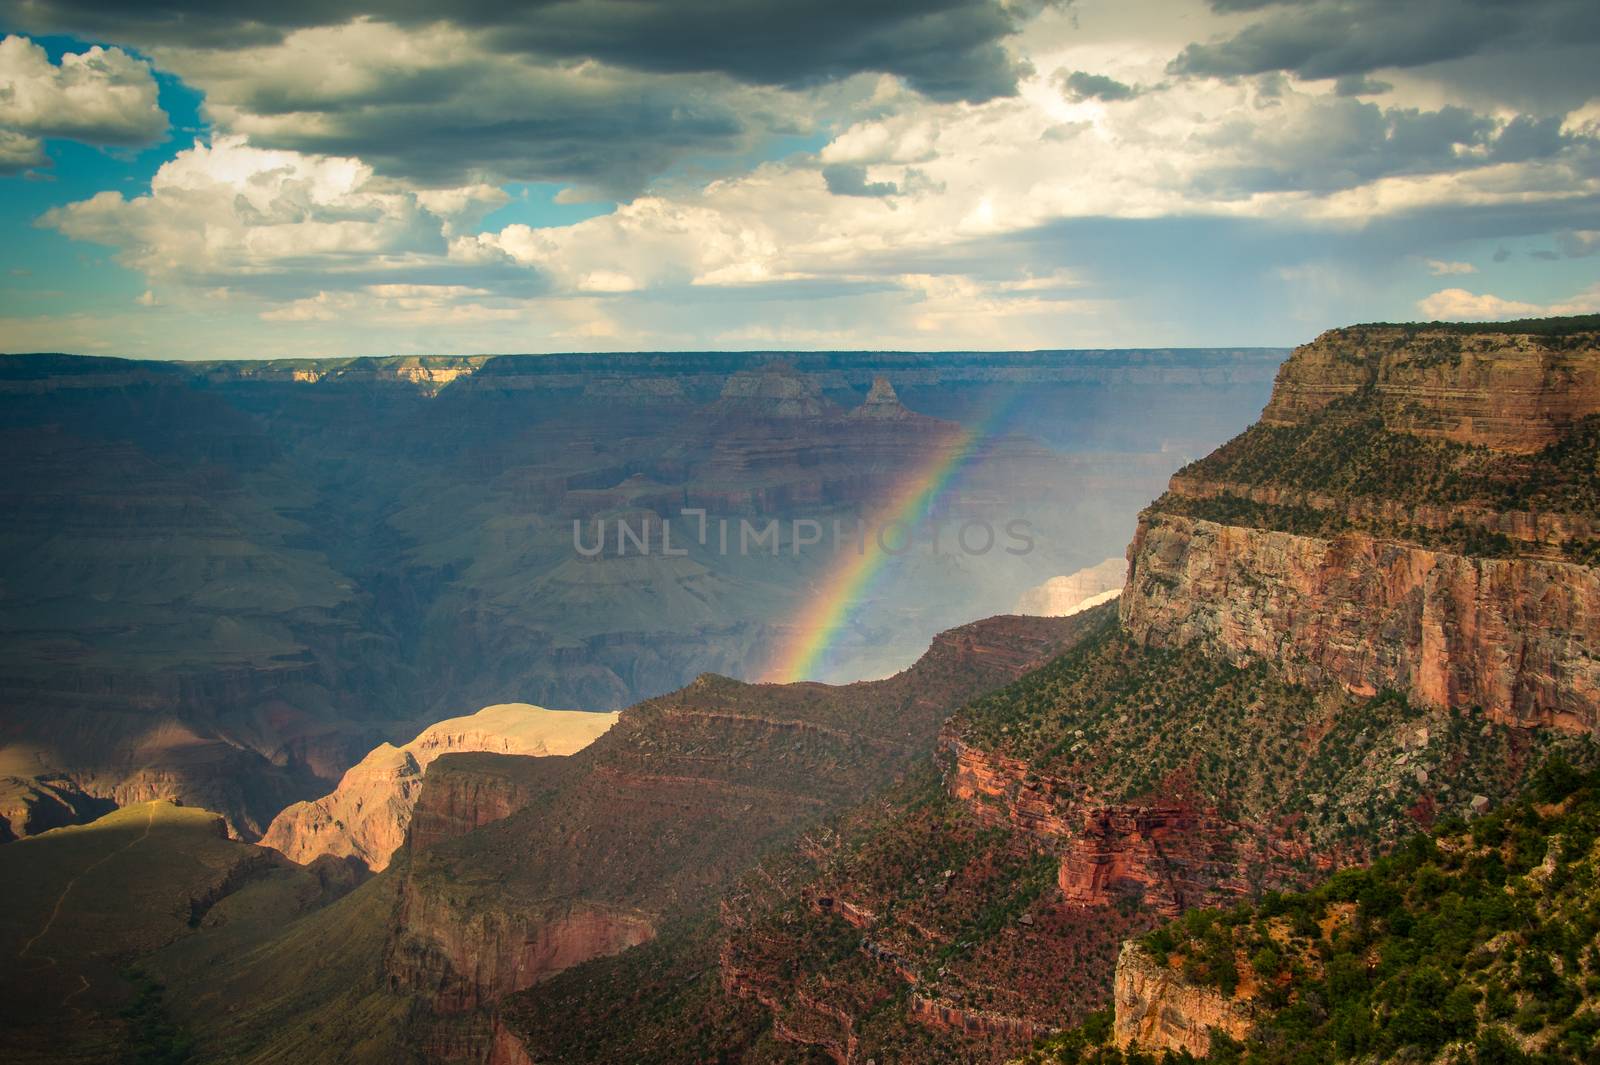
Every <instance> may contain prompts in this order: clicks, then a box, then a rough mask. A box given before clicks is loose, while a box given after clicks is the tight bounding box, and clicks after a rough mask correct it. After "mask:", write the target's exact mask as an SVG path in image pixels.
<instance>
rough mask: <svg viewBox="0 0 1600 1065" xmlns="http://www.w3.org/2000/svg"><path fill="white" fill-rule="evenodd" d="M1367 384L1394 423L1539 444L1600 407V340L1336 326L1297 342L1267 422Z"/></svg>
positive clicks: (1437, 433)
mask: <svg viewBox="0 0 1600 1065" xmlns="http://www.w3.org/2000/svg"><path fill="white" fill-rule="evenodd" d="M1363 391H1370V393H1371V394H1372V396H1373V398H1374V399H1375V401H1376V406H1377V409H1378V410H1379V411H1381V412H1382V414H1383V419H1384V424H1385V425H1387V426H1388V427H1389V428H1390V429H1394V430H1400V431H1404V432H1411V433H1415V434H1417V435H1419V436H1431V437H1438V438H1441V439H1445V440H1453V441H1456V442H1457V443H1463V444H1482V445H1484V446H1485V447H1490V448H1495V449H1497V450H1503V451H1512V452H1531V451H1536V450H1538V449H1539V448H1541V447H1544V446H1545V445H1547V444H1550V443H1552V442H1554V441H1555V440H1556V439H1558V438H1559V437H1560V436H1561V435H1562V433H1563V432H1565V431H1566V430H1567V429H1568V428H1570V427H1571V426H1572V425H1573V424H1574V423H1576V422H1577V421H1578V420H1579V419H1581V418H1584V417H1586V416H1588V415H1591V414H1597V413H1600V338H1597V336H1596V335H1595V334H1593V333H1589V334H1578V335H1575V336H1567V337H1558V338H1550V337H1541V336H1534V335H1523V334H1506V333H1485V334H1481V335H1471V334H1468V335H1462V334H1461V333H1459V332H1451V331H1444V330H1428V329H1425V328H1424V329H1422V330H1412V329H1405V328H1398V327H1362V326H1356V327H1353V328H1348V329H1335V330H1331V331H1330V332H1327V333H1324V334H1323V335H1322V336H1320V337H1318V338H1317V339H1316V340H1315V341H1313V342H1312V343H1310V344H1306V345H1304V346H1303V347H1300V348H1296V349H1295V352H1294V354H1293V356H1291V357H1290V359H1289V360H1288V361H1287V362H1285V363H1284V364H1283V367H1282V368H1281V369H1280V370H1279V371H1278V380H1277V383H1276V385H1275V387H1274V388H1273V393H1272V401H1271V402H1270V403H1268V404H1267V408H1266V410H1265V411H1263V412H1262V415H1261V420H1262V422H1264V423H1265V424H1267V425H1293V424H1297V423H1300V422H1302V421H1304V420H1305V419H1306V418H1307V417H1308V416H1309V415H1312V414H1314V413H1315V412H1317V411H1320V410H1322V409H1324V408H1325V407H1327V406H1328V405H1329V404H1330V403H1333V402H1335V401H1336V400H1339V399H1343V398H1346V397H1349V396H1353V395H1355V394H1356V393H1358V392H1363Z"/></svg>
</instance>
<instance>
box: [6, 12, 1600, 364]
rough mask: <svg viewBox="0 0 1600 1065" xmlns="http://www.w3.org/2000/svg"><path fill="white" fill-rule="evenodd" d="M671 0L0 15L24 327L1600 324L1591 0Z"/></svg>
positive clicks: (204, 349)
mask: <svg viewBox="0 0 1600 1065" xmlns="http://www.w3.org/2000/svg"><path fill="white" fill-rule="evenodd" d="M660 10H661V9H658V8H654V7H649V6H642V7H640V8H639V9H637V12H638V14H637V17H635V18H633V19H631V20H630V19H618V18H608V17H602V16H603V14H604V13H603V12H599V11H598V10H597V9H593V8H591V7H590V6H589V5H587V4H585V3H582V2H577V3H571V4H563V5H557V6H555V7H548V8H543V9H541V10H540V11H538V12H533V13H528V12H524V11H522V10H520V9H519V10H517V11H514V12H513V11H508V12H507V13H504V14H493V13H491V14H490V15H484V16H483V17H482V18H480V19H479V20H478V21H476V22H474V23H472V24H470V25H469V24H458V23H455V22H451V21H448V20H438V19H436V18H434V19H424V18H419V17H418V16H417V15H416V14H415V12H414V10H413V9H411V8H409V7H402V8H395V9H393V10H390V9H387V8H386V7H385V6H384V4H382V3H379V2H377V0H373V2H370V3H364V2H352V3H350V4H349V5H340V4H332V5H324V6H319V7H318V8H316V9H315V10H311V9H307V10H301V9H299V8H296V7H294V6H293V5H287V6H285V7H283V8H282V10H275V11H273V12H272V13H270V15H262V16H260V18H261V19H263V21H256V22H243V21H237V20H230V18H229V17H228V16H226V15H225V14H222V13H220V12H219V11H218V10H217V9H214V8H205V7H195V8H191V7H190V6H189V2H188V0H167V3H165V4H163V5H154V6H150V7H148V8H147V9H143V10H141V11H139V12H135V13H131V14H130V13H128V12H127V11H125V10H124V9H123V8H121V7H120V6H119V5H115V4H110V3H106V4H105V6H104V7H101V6H100V0H70V2H68V0H62V2H61V3H60V4H59V6H57V5H56V4H55V3H54V2H52V0H44V2H33V3H30V4H28V5H26V6H25V7H24V6H11V5H9V4H7V3H5V2H0V27H5V31H4V38H5V39H4V42H3V44H0V187H3V189H4V192H5V195H4V196H3V197H0V226H4V232H5V235H6V238H7V239H6V241H5V244H4V247H3V250H0V258H3V260H4V262H3V263H0V333H3V336H4V340H3V342H0V346H3V347H4V349H5V350H13V351H20V350H69V351H85V352H104V353H115V354H127V355H139V356H157V357H180V358H196V357H269V356H280V355H301V354H388V353H411V352H472V351H570V350H608V349H641V348H666V349H700V348H741V349H743V348H773V349H783V348H829V347H850V348H861V347H897V348H926V349H936V348H1010V347H1020V348H1037V347H1071V346H1112V345H1119V346H1143V345H1184V344H1192V345H1217V344H1271V345H1278V344H1291V343H1296V342H1299V341H1303V340H1305V339H1308V338H1309V337H1310V336H1312V335H1314V334H1315V333H1316V332H1318V331H1320V330H1321V329H1323V328H1327V327H1330V326H1334V325H1339V324H1342V323H1346V322H1349V321H1354V320H1375V319H1404V320H1415V319H1426V318H1479V319H1483V318H1493V317H1507V316H1524V315H1535V314H1558V313H1577V312H1587V311H1595V310H1600V74H1597V73H1596V72H1597V71H1600V16H1596V15H1595V14H1594V13H1593V12H1592V5H1589V4H1586V3H1580V2H1578V0H1538V2H1533V3H1529V4H1526V5H1520V6H1519V8H1518V14H1517V17H1516V19H1515V20H1511V21H1508V20H1507V17H1506V10H1507V9H1506V8H1505V7H1504V5H1498V4H1493V3H1489V2H1488V0H1481V2H1480V0H1425V2H1419V3H1417V4H1414V5H1402V6H1401V7H1400V8H1397V7H1396V6H1395V5H1389V4H1384V3H1381V2H1379V0H1305V2H1301V3H1293V4H1273V3H1260V4H1257V3H1251V4H1240V3H1237V2H1236V0H1217V2H1215V3H1213V4H1209V5H1208V4H1207V3H1205V2H1203V0H1193V2H1190V0H1149V2H1141V3H1133V4H1118V3H1111V2H1101V0H1081V2H1078V3H1074V4H1050V3H1044V4H1027V5H1018V4H1001V3H999V2H998V0H940V3H938V4H931V5H930V4H913V3H909V2H907V3H903V4H902V3H899V2H898V0H885V2H883V3H881V4H876V5H865V6H863V5H844V4H841V5H838V7H837V10H834V11H833V12H832V14H827V13H825V12H824V13H818V12H816V11H814V12H812V17H809V18H805V19H800V18H799V17H798V16H797V15H796V14H795V12H794V11H793V10H791V9H790V8H789V7H787V6H785V5H780V4H777V3H775V2H772V0H730V2H728V3H716V2H713V0H692V2H686V3H685V4H682V5H679V6H678V7H677V8H676V9H675V18H674V20H673V21H672V22H662V21H660V19H659V18H657V17H656V16H655V15H654V14H651V13H652V12H659V11H660ZM819 11H820V9H819ZM1444 29H1449V31H1450V32H1449V33H1444V32H1443V30H1444Z"/></svg>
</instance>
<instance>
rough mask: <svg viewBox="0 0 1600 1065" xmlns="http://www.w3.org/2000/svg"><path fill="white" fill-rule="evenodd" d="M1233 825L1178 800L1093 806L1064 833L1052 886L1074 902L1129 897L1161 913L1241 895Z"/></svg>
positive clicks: (1241, 859)
mask: <svg viewBox="0 0 1600 1065" xmlns="http://www.w3.org/2000/svg"><path fill="white" fill-rule="evenodd" d="M1235 829H1236V826H1234V825H1231V824H1228V823H1227V822H1226V821H1225V820H1223V819H1222V818H1219V817H1217V816H1215V815H1214V814H1206V813H1204V812H1202V811H1199V810H1196V809H1194V808H1192V807H1188V806H1182V805H1175V806H1154V807H1152V806H1127V805H1120V806H1099V807H1095V808H1092V809H1090V810H1087V811H1085V813H1084V818H1083V827H1082V828H1081V829H1080V830H1079V831H1078V832H1077V833H1076V834H1075V835H1074V836H1073V837H1072V838H1071V839H1070V841H1069V843H1068V845H1067V849H1066V853H1065V854H1064V855H1063V856H1062V859H1061V867H1060V869H1059V871H1058V872H1057V875H1056V885H1057V886H1058V887H1059V888H1060V889H1061V897H1062V898H1063V899H1065V900H1066V901H1067V902H1069V903H1073V904H1075V905H1078V906H1109V905H1114V904H1115V903H1116V902H1117V901H1118V900H1119V899H1121V898H1124V897H1128V896H1132V897H1134V898H1137V899H1139V900H1140V901H1141V902H1142V903H1143V904H1144V906H1146V907H1147V908H1148V909H1150V910H1153V911H1154V912H1156V913H1159V914H1161V915H1162V916H1165V917H1176V916H1178V914H1180V913H1182V912H1183V911H1184V910H1186V909H1188V908H1190V907H1191V906H1197V905H1208V904H1214V903H1216V902H1218V901H1221V900H1224V899H1228V898H1242V897H1244V896H1245V895H1246V894H1247V893H1248V891H1249V886H1248V884H1247V882H1246V881H1245V879H1244V877H1243V876H1242V875H1240V874H1241V868H1242V866H1243V864H1244V859H1245V858H1246V855H1245V854H1242V853H1241V852H1240V848H1239V847H1236V846H1235V845H1234V843H1233V837H1234V836H1235V835H1236V831H1235ZM1260 856H1261V855H1260V854H1259V852H1258V853H1257V854H1256V855H1254V857H1260Z"/></svg>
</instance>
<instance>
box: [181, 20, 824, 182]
mask: <svg viewBox="0 0 1600 1065" xmlns="http://www.w3.org/2000/svg"><path fill="white" fill-rule="evenodd" d="M481 36H482V35H481V34H480V33H474V32H469V31H467V30H463V29H461V28H459V27H455V26H451V25H448V24H441V25H437V26H430V27H426V28H402V27H397V26H394V25H389V24H386V23H377V22H370V21H362V22H354V23H349V24H345V25H341V26H334V27H327V28H320V29H308V30H300V31H296V32H294V33H292V34H289V35H288V36H287V37H285V38H284V39H283V40H282V41H279V42H276V43H273V44H269V45H262V46H259V47H255V48H247V49H239V50H234V51H223V50H219V49H192V48H165V49H158V50H157V53H156V54H157V55H158V57H159V58H160V60H161V62H162V64H163V66H164V67H166V68H167V69H170V70H172V71H173V72H174V73H176V74H178V75H179V76H180V77H182V78H183V79H184V80H185V81H186V82H189V83H190V84H193V85H196V86H198V87H201V88H203V89H204V90H205V93H206V102H205V110H206V114H207V115H208V116H209V117H210V118H211V119H212V121H213V122H214V123H215V124H216V125H217V126H218V127H220V128H221V129H224V130H227V131H229V132H231V133H235V134H243V135H246V136H248V137H249V138H250V141H251V143H253V144H255V145H257V146H259V147H269V148H280V149H285V150H289V151H296V152H304V153H318V154H327V155H343V156H354V157H358V158H360V159H361V160H362V161H363V162H365V163H367V164H368V165H370V166H372V167H373V168H374V169H375V170H376V171H378V172H379V173H381V174H384V175H389V176H396V177H401V178H404V179H407V180H409V181H411V182H413V183H416V184H421V185H424V186H455V185H461V184H466V183H472V182H476V181H483V180H489V181H496V182H500V181H541V182H543V181H550V182H570V183H574V184H577V185H579V186H581V187H583V188H585V189H588V190H593V192H594V193H595V194H597V195H601V196H605V197H617V198H626V197H627V196H630V195H633V194H635V193H637V192H638V191H640V190H641V189H642V188H643V187H644V186H645V184H646V183H647V182H648V181H649V180H650V179H651V178H654V177H655V176H656V175H658V174H660V173H661V172H663V171H665V170H667V169H668V168H670V167H672V166H673V165H674V164H676V163H678V162H680V161H683V160H685V159H688V158H695V157H707V156H715V155H718V154H729V153H737V152H741V151H744V150H746V149H748V148H750V147H751V146H752V145H753V144H754V143H756V141H757V140H758V139H759V138H760V137H762V136H766V135H769V134H771V133H772V132H774V131H792V130H794V129H796V128H798V127H799V126H801V125H803V124H804V123H806V122H807V121H809V119H808V117H807V116H806V115H805V114H804V113H803V111H802V110H801V109H800V108H799V107H798V104H797V102H796V101H794V100H791V99H789V98H788V95H787V94H785V93H782V92H780V91H778V90H772V89H764V88H759V87H750V86H742V85H740V84H739V83H737V82H735V81H733V80H732V79H731V78H729V77H727V76H726V75H720V74H683V75H661V74H653V73H648V72H640V71H635V70H630V69H626V68H622V67H616V66H611V65H608V64H605V63H599V62H585V63H578V64H573V63H565V64H551V63H548V62H543V61H536V60H532V59H529V58H528V57H526V56H522V55H518V54H506V53H499V52H495V51H492V50H489V49H488V48H486V46H485V44H484V42H483V40H482V39H481Z"/></svg>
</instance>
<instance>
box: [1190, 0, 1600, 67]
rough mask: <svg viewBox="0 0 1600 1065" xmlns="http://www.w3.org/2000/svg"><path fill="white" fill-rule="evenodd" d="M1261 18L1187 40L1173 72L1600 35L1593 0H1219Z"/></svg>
mask: <svg viewBox="0 0 1600 1065" xmlns="http://www.w3.org/2000/svg"><path fill="white" fill-rule="evenodd" d="M1211 6H1212V7H1213V9H1215V10H1218V11H1225V12H1261V13H1262V17H1261V18H1260V19H1259V20H1258V21H1256V22H1253V23H1252V24H1250V25H1249V26H1247V27H1245V28H1244V29H1243V30H1241V31H1240V32H1238V33H1237V34H1235V35H1234V36H1232V37H1229V38H1227V39H1225V40H1221V41H1215V42H1208V43H1195V44H1191V45H1189V46H1188V47H1187V48H1185V49H1184V50H1183V52H1182V53H1181V54H1180V55H1179V56H1178V57H1177V58H1176V59H1174V60H1173V61H1172V64H1171V71H1172V72H1173V73H1175V74H1196V75H1215V76H1220V77H1237V76H1241V75H1249V74H1262V73H1265V72H1267V71H1271V70H1283V71H1289V72H1291V73H1293V74H1295V75H1297V76H1299V77H1302V78H1338V77H1345V76H1348V75H1360V74H1366V73H1370V72H1371V71H1375V70H1382V69H1384V68H1386V67H1416V66H1423V65H1426V64H1429V63H1439V62H1444V61H1447V60H1453V59H1460V58H1463V57H1467V56H1473V55H1479V54H1486V53H1491V52H1500V51H1506V50H1519V49H1529V48H1538V47H1540V46H1543V45H1561V46H1567V45H1571V44H1574V43H1579V42H1587V43H1593V42H1597V41H1600V4H1596V3H1595V2H1594V0H1516V2H1512V0H1406V2H1403V3H1402V2H1395V0H1326V2H1321V3H1309V2H1301V3H1291V4H1266V3H1261V2H1257V0H1212V4H1211Z"/></svg>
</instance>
